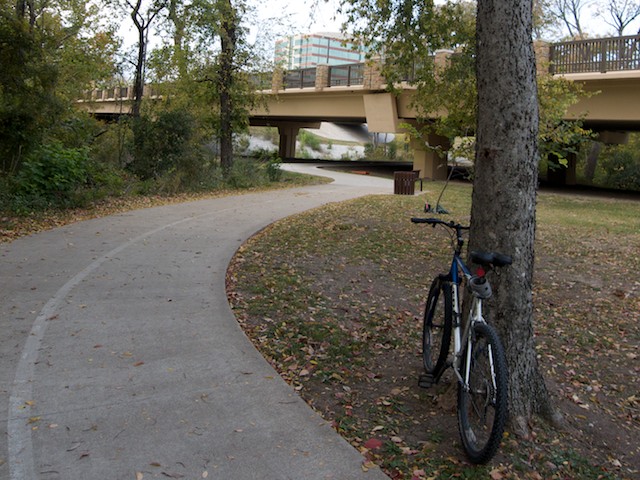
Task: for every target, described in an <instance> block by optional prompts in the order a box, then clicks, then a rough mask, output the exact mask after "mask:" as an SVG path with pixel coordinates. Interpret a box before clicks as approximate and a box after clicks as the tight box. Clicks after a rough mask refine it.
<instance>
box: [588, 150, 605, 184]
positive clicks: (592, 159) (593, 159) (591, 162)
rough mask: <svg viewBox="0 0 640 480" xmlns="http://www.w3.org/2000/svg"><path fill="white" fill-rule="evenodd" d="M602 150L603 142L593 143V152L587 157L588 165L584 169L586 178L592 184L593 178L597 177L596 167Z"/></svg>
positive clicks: (590, 151)
mask: <svg viewBox="0 0 640 480" xmlns="http://www.w3.org/2000/svg"><path fill="white" fill-rule="evenodd" d="M601 150H602V142H596V141H594V142H591V150H589V155H587V165H586V166H585V169H584V176H585V178H586V179H587V180H588V181H589V182H590V183H591V182H593V177H595V175H596V167H597V166H598V157H599V156H600V151H601Z"/></svg>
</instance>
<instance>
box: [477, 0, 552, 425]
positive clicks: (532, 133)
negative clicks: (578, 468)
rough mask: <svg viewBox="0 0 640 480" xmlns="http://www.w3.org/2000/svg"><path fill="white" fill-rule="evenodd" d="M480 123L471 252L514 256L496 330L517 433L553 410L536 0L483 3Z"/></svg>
mask: <svg viewBox="0 0 640 480" xmlns="http://www.w3.org/2000/svg"><path fill="white" fill-rule="evenodd" d="M476 25H477V27H476V35H477V52H476V53H477V60H476V77H477V88H478V117H477V131H476V159H475V178H474V188H473V201H472V208H471V232H470V246H469V248H471V249H474V248H476V249H490V250H497V251H501V252H503V253H507V254H510V255H512V256H513V258H514V262H513V265H511V266H510V267H508V268H506V269H503V270H501V271H500V272H498V275H496V277H494V278H495V296H494V299H493V301H492V304H493V307H494V308H493V309H492V310H493V312H492V313H493V315H492V317H493V320H494V324H495V325H496V326H497V328H498V330H499V331H500V335H501V337H502V338H503V341H504V343H505V345H506V346H507V348H506V350H507V360H508V363H509V380H510V382H509V399H510V412H511V421H512V426H513V427H515V428H516V429H517V430H518V431H519V432H520V433H523V434H526V433H527V432H528V425H529V420H530V418H531V417H532V416H533V415H534V414H543V415H546V416H547V417H552V415H553V414H554V410H553V408H552V404H551V401H550V398H549V394H548V392H547V388H546V386H545V382H544V379H543V377H542V373H541V371H540V368H539V365H538V361H537V357H536V350H535V342H534V329H533V298H532V278H533V266H534V238H535V222H536V186H537V182H538V147H537V140H538V102H537V101H536V96H537V87H536V63H535V56H534V51H533V45H532V41H531V32H532V3H531V0H479V1H478V15H477V24H476Z"/></svg>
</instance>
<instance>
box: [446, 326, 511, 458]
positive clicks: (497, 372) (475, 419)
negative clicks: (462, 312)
mask: <svg viewBox="0 0 640 480" xmlns="http://www.w3.org/2000/svg"><path fill="white" fill-rule="evenodd" d="M471 335H472V337H471V338H472V341H471V348H472V352H471V365H470V372H469V389H468V390H467V389H465V387H464V385H463V384H462V383H460V384H459V386H458V428H459V430H460V437H461V439H462V445H463V447H464V450H465V452H466V454H467V457H468V458H469V460H470V461H471V462H472V463H476V464H484V463H487V462H488V461H489V460H491V459H492V458H493V456H494V455H495V454H496V452H497V451H498V447H499V446H500V442H501V440H502V435H503V433H504V427H505V423H506V421H507V408H508V405H507V395H508V393H507V361H506V357H505V354H504V348H503V347H502V343H501V342H500V338H499V337H498V334H497V333H496V331H495V330H494V329H493V328H492V327H491V326H490V325H487V324H484V323H478V324H476V325H475V326H474V328H473V332H471ZM467 348H468V344H467V347H465V351H464V354H463V357H462V368H461V373H462V378H465V370H466V358H467ZM490 352H491V355H490ZM490 356H491V357H492V358H493V371H494V378H495V382H494V381H493V380H492V378H491V377H492V376H491V363H490ZM494 385H495V386H494Z"/></svg>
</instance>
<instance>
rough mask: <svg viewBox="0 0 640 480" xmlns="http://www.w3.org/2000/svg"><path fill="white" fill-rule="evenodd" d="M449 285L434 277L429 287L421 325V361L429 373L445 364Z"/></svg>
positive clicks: (447, 337) (447, 349)
mask: <svg viewBox="0 0 640 480" xmlns="http://www.w3.org/2000/svg"><path fill="white" fill-rule="evenodd" d="M451 303H452V301H451V285H449V284H448V283H446V282H443V281H441V280H440V278H435V279H434V280H433V282H432V284H431V288H430V289H429V296H428V297H427V305H426V307H425V310H424V322H423V326H422V363H423V365H424V369H425V371H426V372H427V373H428V374H429V375H434V376H437V375H438V374H439V373H440V372H441V371H442V369H443V367H444V366H445V362H446V361H447V355H448V354H449V344H450V343H451Z"/></svg>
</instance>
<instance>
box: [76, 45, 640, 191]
mask: <svg viewBox="0 0 640 480" xmlns="http://www.w3.org/2000/svg"><path fill="white" fill-rule="evenodd" d="M450 54H451V52H445V51H441V52H436V54H435V58H434V61H435V63H436V65H438V64H440V63H441V62H446V60H447V57H448V56H449V55H450ZM536 57H537V59H538V71H545V72H549V73H551V74H553V75H555V76H562V77H564V78H567V79H569V80H572V81H575V82H581V83H582V84H583V86H584V90H585V91H586V92H590V93H592V94H593V95H592V96H590V97H588V98H583V99H581V100H580V101H579V102H578V103H577V104H576V105H573V106H572V107H571V108H570V109H569V111H568V112H567V119H568V120H571V119H578V118H584V122H585V126H586V127H587V128H590V129H592V130H593V131H595V132H597V133H598V135H599V137H600V140H601V141H603V142H605V143H624V142H625V141H626V137H627V132H629V131H636V130H640V35H636V36H627V37H614V38H602V39H592V40H580V41H572V42H563V43H557V44H545V43H538V44H536ZM267 82H268V84H267V85H265V84H264V83H263V84H258V85H257V88H258V90H259V91H260V92H261V93H262V94H263V95H264V98H265V102H264V104H263V105H262V106H260V107H256V108H255V109H254V110H253V111H251V113H250V122H251V125H255V126H274V127H277V128H278V130H279V134H280V145H279V153H280V156H281V157H282V158H292V157H293V156H294V155H295V143H296V137H297V134H298V131H299V130H300V128H318V127H319V126H320V123H321V122H336V123H359V124H362V123H366V124H367V126H368V128H369V131H371V132H386V133H398V132H401V131H402V125H403V124H416V123H417V121H418V119H417V114H416V111H415V110H414V109H413V108H412V106H411V104H412V98H413V95H414V94H415V88H414V87H413V86H412V85H411V83H410V82H407V83H403V84H402V85H400V89H399V93H397V94H392V93H389V92H387V91H386V83H385V81H384V79H383V77H382V76H381V74H380V65H379V64H377V63H375V62H371V63H366V64H351V65H341V66H327V65H318V66H317V67H315V68H308V69H302V70H294V71H288V72H274V74H273V75H272V77H271V78H270V79H267ZM146 95H148V96H150V97H151V98H153V91H151V90H148V91H147V92H146ZM131 101H132V89H131V88H124V89H109V90H100V91H98V90H96V91H93V92H91V96H90V98H88V99H87V100H84V101H83V102H84V103H85V105H86V108H87V109H88V110H89V111H91V112H92V113H94V114H96V115H98V116H100V115H103V116H109V115H118V114H126V113H128V112H129V109H130V104H131ZM425 144H429V145H430V146H440V147H442V148H444V149H448V148H449V144H448V139H446V138H443V137H438V136H436V135H429V136H428V138H425V139H416V140H412V148H413V150H414V170H420V171H421V176H423V177H426V178H432V179H439V178H442V177H443V176H445V175H446V168H442V167H443V166H446V160H444V159H441V158H439V157H438V156H437V155H436V154H435V153H434V152H433V150H432V149H428V148H425ZM571 170H572V169H571V168H570V169H569V172H568V176H567V181H568V183H571V182H572V178H575V166H574V167H573V171H571Z"/></svg>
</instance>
